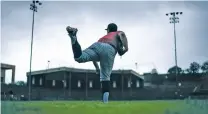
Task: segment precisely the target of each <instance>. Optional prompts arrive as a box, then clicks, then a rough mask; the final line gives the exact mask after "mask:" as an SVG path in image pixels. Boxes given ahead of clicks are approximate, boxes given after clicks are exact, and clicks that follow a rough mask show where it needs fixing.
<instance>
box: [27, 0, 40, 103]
mask: <svg viewBox="0 0 208 114" xmlns="http://www.w3.org/2000/svg"><path fill="white" fill-rule="evenodd" d="M37 5H42V3H41V2H39V1H38V0H33V1H32V3H31V4H30V10H32V11H33V17H32V36H31V47H30V73H29V80H28V82H29V83H28V84H29V85H28V86H29V93H28V100H29V101H30V100H31V67H32V50H33V31H34V18H35V12H37V11H38V7H37Z"/></svg>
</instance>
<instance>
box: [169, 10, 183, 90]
mask: <svg viewBox="0 0 208 114" xmlns="http://www.w3.org/2000/svg"><path fill="white" fill-rule="evenodd" d="M182 14H183V12H171V13H167V14H166V16H169V17H170V18H169V19H170V24H173V28H174V44H175V66H176V67H175V71H176V73H175V75H176V83H177V84H176V86H177V87H178V79H177V76H178V69H177V68H178V63H177V46H176V30H175V24H176V23H179V17H178V16H179V15H182Z"/></svg>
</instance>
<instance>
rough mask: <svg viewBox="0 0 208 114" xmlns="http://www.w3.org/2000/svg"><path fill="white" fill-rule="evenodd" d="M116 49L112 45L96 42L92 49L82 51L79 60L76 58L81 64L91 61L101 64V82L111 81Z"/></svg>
mask: <svg viewBox="0 0 208 114" xmlns="http://www.w3.org/2000/svg"><path fill="white" fill-rule="evenodd" d="M116 53H117V51H116V49H115V48H113V47H112V46H111V45H109V44H107V43H102V42H95V43H94V44H92V45H91V46H90V47H88V48H87V49H85V50H83V51H82V54H81V56H80V57H79V58H74V59H75V61H77V62H79V63H85V62H89V61H97V62H100V81H110V75H111V73H112V69H113V64H114V59H115V56H116Z"/></svg>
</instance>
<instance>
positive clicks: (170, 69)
mask: <svg viewBox="0 0 208 114" xmlns="http://www.w3.org/2000/svg"><path fill="white" fill-rule="evenodd" d="M176 68H177V71H178V74H180V73H182V69H181V68H180V67H178V66H177V67H176V66H173V67H171V68H169V69H168V73H169V74H176Z"/></svg>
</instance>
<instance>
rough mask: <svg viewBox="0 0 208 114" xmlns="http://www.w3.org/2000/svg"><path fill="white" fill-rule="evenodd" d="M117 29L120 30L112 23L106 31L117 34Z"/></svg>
mask: <svg viewBox="0 0 208 114" xmlns="http://www.w3.org/2000/svg"><path fill="white" fill-rule="evenodd" d="M117 29H118V27H117V25H116V24H115V23H110V24H108V27H107V29H105V30H109V31H110V32H115V31H117Z"/></svg>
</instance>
